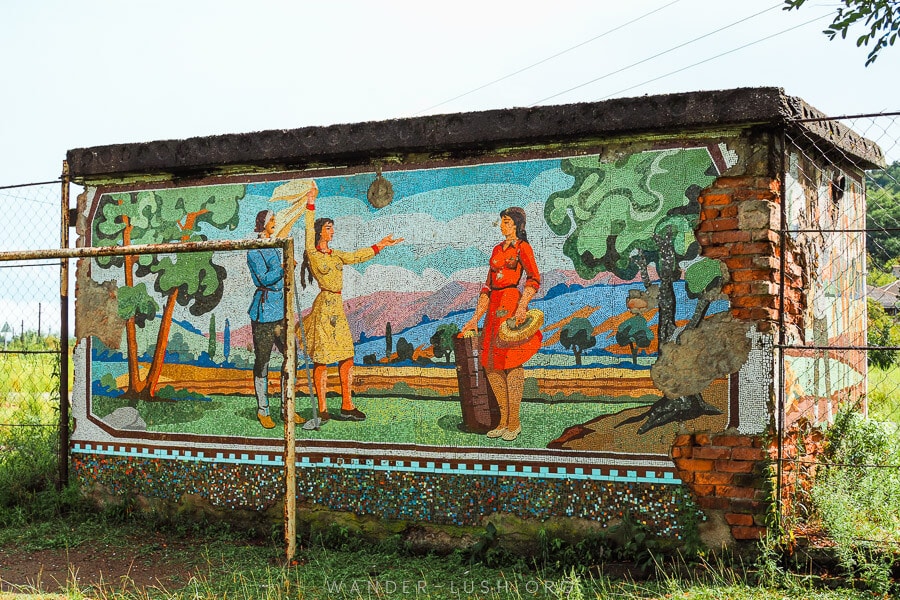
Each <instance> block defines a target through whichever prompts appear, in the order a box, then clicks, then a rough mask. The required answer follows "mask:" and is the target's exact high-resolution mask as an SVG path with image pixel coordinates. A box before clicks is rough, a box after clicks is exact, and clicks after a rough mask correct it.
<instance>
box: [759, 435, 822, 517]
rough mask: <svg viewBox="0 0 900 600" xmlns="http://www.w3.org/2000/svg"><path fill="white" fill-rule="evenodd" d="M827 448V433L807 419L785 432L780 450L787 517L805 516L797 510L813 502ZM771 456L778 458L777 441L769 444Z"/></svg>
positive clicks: (782, 497)
mask: <svg viewBox="0 0 900 600" xmlns="http://www.w3.org/2000/svg"><path fill="white" fill-rule="evenodd" d="M824 449H825V433H824V432H823V430H822V429H821V428H820V427H813V426H812V425H811V424H810V422H809V421H806V420H805V419H801V420H799V421H797V422H796V423H795V424H794V425H793V426H792V427H791V428H790V429H788V430H786V431H785V434H784V441H783V442H782V451H781V452H782V455H781V465H782V468H781V512H782V515H783V516H784V518H785V519H787V520H790V519H792V518H793V517H802V516H806V515H800V514H797V513H796V511H797V510H798V507H802V506H811V505H812V503H811V500H810V496H809V494H810V491H811V490H812V484H813V480H814V479H815V477H816V467H817V464H818V462H820V461H821V460H822V452H823V451H824ZM769 455H770V456H771V457H772V460H773V461H777V460H778V445H777V442H775V441H773V443H772V445H771V446H770V447H769Z"/></svg>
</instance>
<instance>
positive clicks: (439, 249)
mask: <svg viewBox="0 0 900 600" xmlns="http://www.w3.org/2000/svg"><path fill="white" fill-rule="evenodd" d="M736 161H737V157H736V155H735V153H734V152H733V151H730V150H728V149H727V148H726V147H725V145H724V144H710V145H708V146H698V147H679V148H667V149H660V150H652V151H644V152H635V153H632V154H626V155H623V156H621V157H620V158H619V159H617V160H616V161H614V162H610V161H605V160H601V158H600V157H599V156H597V155H586V156H571V157H562V158H538V159H529V160H510V161H507V162H484V163H480V164H466V165H448V166H441V167H434V168H427V169H424V168H423V169H409V170H394V171H390V172H384V173H382V172H381V171H380V170H379V171H378V172H377V173H372V172H366V173H345V174H340V175H330V174H327V175H321V176H320V175H318V174H316V175H313V176H311V177H297V176H292V177H289V178H288V177H283V178H275V177H274V176H259V177H257V178H255V179H248V178H243V179H240V180H239V179H237V178H232V179H230V180H221V179H220V180H217V182H216V183H215V184H212V185H197V186H192V187H155V188H154V187H152V186H150V185H144V186H143V187H135V188H134V189H122V188H115V189H113V188H110V189H102V188H100V189H94V190H92V194H91V196H90V198H89V200H88V201H87V203H86V205H85V206H84V209H83V210H84V212H85V215H86V217H87V222H88V223H89V226H88V228H87V231H86V236H85V237H86V239H87V241H88V243H90V244H92V245H95V246H104V245H124V244H139V243H160V242H171V241H195V240H223V239H246V238H256V237H263V238H265V237H286V236H291V237H293V238H294V240H295V247H296V249H297V263H298V264H297V265H296V266H295V269H296V271H295V274H296V281H297V295H296V301H297V312H298V314H299V315H301V319H300V320H298V322H297V323H294V324H291V326H289V327H286V326H285V325H286V324H285V323H284V305H283V303H284V294H283V276H284V272H283V265H282V262H283V261H282V256H281V252H280V251H279V250H274V249H265V250H251V251H242V252H218V253H215V254H213V253H194V254H180V255H177V256H175V255H153V256H151V255H144V256H134V257H109V258H103V259H96V260H93V261H91V262H89V263H88V262H85V264H84V265H82V267H81V271H80V275H79V292H78V295H79V302H80V304H81V305H82V306H81V308H80V309H79V310H85V306H89V307H90V311H91V318H90V325H89V327H88V329H87V330H82V331H87V335H86V339H85V340H83V341H82V342H81V343H80V345H79V350H78V351H79V357H80V359H79V361H80V362H79V368H78V377H79V381H80V384H79V385H80V386H81V388H80V390H79V394H83V397H82V399H83V403H84V406H83V411H84V415H83V419H85V420H86V421H88V423H82V425H81V426H80V427H79V429H78V430H76V432H75V435H74V436H73V439H74V440H75V441H76V450H77V448H82V449H85V448H90V447H91V444H90V443H91V442H92V441H115V440H117V439H123V440H129V441H130V442H129V443H131V442H133V441H141V442H143V443H152V442H153V441H160V440H164V441H169V442H172V441H175V442H177V443H176V446H177V445H178V444H181V445H182V446H185V447H190V446H191V445H194V446H196V445H200V446H203V445H206V446H207V447H209V446H218V447H230V448H238V447H241V446H248V445H249V446H253V445H254V444H256V446H257V447H266V448H271V447H272V445H274V444H275V443H276V442H277V441H278V440H280V438H281V436H282V430H281V423H282V421H283V419H285V418H286V419H293V420H295V422H296V423H297V424H298V425H299V427H298V428H297V438H298V440H299V444H301V445H303V446H304V447H306V448H312V449H325V448H327V449H330V450H331V451H334V450H335V449H343V450H342V451H343V452H347V450H346V449H347V448H364V449H365V448H368V449H369V450H368V451H369V452H370V454H371V455H372V456H378V455H382V456H383V455H384V453H385V452H388V451H392V450H391V449H397V448H400V449H402V450H403V452H404V453H405V455H407V456H415V455H416V453H426V454H427V453H428V452H431V451H434V452H435V453H443V454H445V455H448V453H452V452H457V451H458V452H462V453H464V454H465V453H468V454H466V456H467V457H469V458H471V457H472V456H475V457H476V458H477V457H478V456H482V455H483V456H487V457H495V456H503V455H504V453H505V454H506V455H507V457H513V458H515V459H516V460H518V463H517V464H518V465H519V466H517V467H516V468H515V469H514V470H515V472H517V473H523V472H524V471H523V470H522V467H521V463H522V461H526V460H533V461H535V463H534V464H537V465H540V464H544V465H547V464H554V462H553V461H555V460H559V459H557V458H554V457H566V456H571V457H573V459H574V458H578V457H581V458H582V459H584V458H585V457H593V458H591V460H594V461H595V463H596V464H598V465H600V464H603V465H605V466H604V467H603V469H601V471H589V473H593V476H595V477H597V478H604V477H605V478H610V477H611V478H612V479H615V478H616V475H611V473H613V472H615V473H618V472H620V471H621V472H622V473H623V476H624V473H625V470H624V469H622V470H616V469H610V468H608V467H609V465H610V464H612V463H603V461H600V463H597V462H596V458H597V457H598V456H607V457H611V460H612V459H615V460H624V459H628V460H633V461H636V462H634V465H640V466H642V468H644V469H646V468H649V469H651V471H648V472H650V473H655V474H656V475H654V476H651V477H650V479H648V481H653V480H654V478H655V477H662V472H663V471H666V470H668V471H669V473H668V475H671V462H670V461H668V459H667V456H668V451H669V448H670V446H671V441H672V439H673V437H674V435H675V432H676V431H677V429H678V428H679V427H680V426H682V425H683V424H685V423H688V424H690V426H691V427H693V428H695V429H697V430H705V431H721V430H723V429H725V428H726V427H728V426H729V425H734V424H735V423H736V422H737V415H738V413H739V408H738V406H737V404H738V399H737V395H736V392H735V391H734V388H735V387H736V379H737V373H738V372H739V370H740V369H741V368H742V366H744V361H745V359H746V358H747V353H744V355H743V356H741V355H740V353H738V359H737V362H736V363H735V364H733V365H732V364H727V365H723V364H720V363H716V362H715V361H709V360H707V358H705V357H704V354H703V348H704V347H705V346H707V344H706V343H705V342H704V341H703V340H704V339H705V338H704V337H703V335H700V334H701V333H703V332H704V331H705V332H707V337H709V335H708V332H709V331H714V330H715V328H716V327H726V326H727V323H726V322H725V321H726V320H727V312H728V303H727V301H726V300H725V299H724V296H722V295H721V293H720V290H721V284H722V280H723V268H722V265H721V264H720V263H719V262H718V261H716V260H712V259H708V258H705V257H702V256H701V255H700V248H699V245H698V244H697V242H696V240H695V238H694V230H695V228H696V226H697V224H698V219H699V204H698V196H699V194H700V191H701V190H702V189H703V188H705V187H707V186H708V185H710V184H711V183H712V182H713V181H714V180H715V178H716V177H717V176H718V175H719V174H720V173H722V172H723V171H724V170H725V169H727V168H728V167H730V166H732V165H733V164H734V163H735V162H736ZM81 314H82V321H84V320H88V319H87V318H86V317H85V316H84V313H81ZM695 332H700V333H695ZM285 335H294V336H296V339H297V348H298V361H297V364H298V371H297V374H296V376H297V386H298V387H297V414H296V415H284V414H282V410H281V396H280V391H281V390H280V386H281V378H280V369H281V364H282V359H283V357H282V354H281V352H282V350H283V347H284V339H285V338H284V336H285ZM691 335H695V337H691ZM740 335H741V336H744V332H741V333H740ZM697 336H699V337H697ZM713 337H717V336H713ZM718 337H722V336H718ZM746 337H750V336H749V334H747V336H746ZM85 342H86V343H85ZM747 343H748V347H749V343H750V342H749V341H748V342H747ZM691 345H693V347H694V348H693V353H692V351H691V350H690V348H691ZM686 349H687V351H686ZM680 355H690V356H692V357H693V358H692V360H693V361H694V362H693V363H691V362H690V361H688V362H687V363H685V362H684V359H683V358H680V357H679V356H680ZM763 358H764V357H763ZM763 362H764V360H763ZM676 363H677V368H678V369H685V368H687V369H689V370H692V371H693V372H694V375H695V377H694V379H693V381H692V384H691V385H689V386H685V385H679V384H678V382H677V381H672V379H673V377H672V373H673V372H675V371H673V369H676V366H673V365H676ZM713 363H715V364H713ZM710 365H712V366H710ZM732 374H733V375H734V376H733V377H732ZM733 380H735V381H733ZM698 381H699V383H698ZM310 384H311V385H310ZM764 391H765V390H764ZM761 402H763V404H764V399H763V400H762V401H761ZM757 412H759V411H757ZM758 418H759V420H760V422H764V421H765V415H763V414H760V415H758ZM310 425H314V426H312V427H311V426H310ZM741 425H742V426H743V428H744V429H747V424H746V423H742V424H741ZM749 429H750V430H754V429H755V430H758V429H759V428H755V427H754V426H751V427H749ZM100 434H102V435H100ZM110 448H111V449H112V448H116V453H118V454H122V453H125V454H127V450H125V449H124V447H122V448H121V451H119V450H120V449H119V447H118V446H110ZM322 451H323V452H324V450H322ZM312 460H313V461H314V462H315V461H316V460H319V459H318V458H315V457H313V459H312ZM529 468H530V467H529ZM484 469H488V467H487V466H485V467H484ZM636 476H646V473H645V472H644V471H641V475H636ZM666 482H667V483H672V482H673V480H672V479H671V478H670V477H669V478H668V479H667V481H666ZM676 482H677V480H676Z"/></svg>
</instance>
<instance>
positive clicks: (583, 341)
mask: <svg viewBox="0 0 900 600" xmlns="http://www.w3.org/2000/svg"><path fill="white" fill-rule="evenodd" d="M559 343H560V344H562V346H563V348H566V349H567V350H571V351H572V354H574V355H575V364H576V365H577V366H579V367H580V366H581V353H582V352H584V351H585V350H587V349H588V348H593V347H594V346H596V345H597V336H595V335H594V326H593V325H591V322H590V321H588V320H587V319H585V318H584V317H575V318H574V319H572V320H571V321H569V322H568V323H566V325H565V327H563V328H562V329H561V330H560V332H559Z"/></svg>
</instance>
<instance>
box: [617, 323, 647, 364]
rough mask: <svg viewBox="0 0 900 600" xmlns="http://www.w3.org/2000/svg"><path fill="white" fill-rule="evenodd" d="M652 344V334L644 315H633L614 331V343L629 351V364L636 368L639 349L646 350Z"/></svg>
mask: <svg viewBox="0 0 900 600" xmlns="http://www.w3.org/2000/svg"><path fill="white" fill-rule="evenodd" d="M652 342H653V332H652V331H651V330H650V327H649V326H648V325H647V319H645V318H644V315H640V314H638V315H634V316H633V317H631V318H630V319H628V320H627V321H625V322H624V323H622V324H621V325H619V329H618V330H616V343H617V344H620V345H622V346H628V347H629V348H630V349H631V362H632V363H633V364H634V365H635V366H637V355H638V349H639V348H647V347H649V346H650V344H651V343H652Z"/></svg>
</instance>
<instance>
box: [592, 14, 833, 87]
mask: <svg viewBox="0 0 900 600" xmlns="http://www.w3.org/2000/svg"><path fill="white" fill-rule="evenodd" d="M828 16H830V15H819V16H818V17H815V18H813V19H810V20H809V21H806V22H804V23H800V24H799V25H794V26H793V27H789V28H787V29H783V30H782V31H779V32H778V33H773V34H772V35H767V36H766V37H764V38H760V39H758V40H755V41H753V42H749V43H747V44H744V45H743V46H738V47H737V48H732V49H731V50H727V51H725V52H722V53H721V54H717V55H715V56H711V57H709V58H707V59H704V60H701V61H699V62H695V63H694V64H692V65H688V66H686V67H682V68H680V69H676V70H675V71H670V72H669V73H666V74H664V75H660V76H659V77H654V78H653V79H648V80H647V81H643V82H641V83H638V84H636V85H632V86H629V87H627V88H623V89H621V90H618V91H617V92H613V93H612V94H609V95H608V96H604V97H602V98H600V100H606V99H608V98H612V97H613V96H618V95H619V94H621V93H622V92H627V91H629V90H633V89H634V88H638V87H641V86H643V85H647V84H648V83H653V82H654V81H658V80H660V79H665V78H666V77H670V76H672V75H675V74H677V73H681V72H682V71H687V70H688V69H692V68H694V67H696V66H699V65H702V64H704V63H708V62H710V61H713V60H716V59H717V58H722V57H723V56H727V55H729V54H732V53H734V52H737V51H739V50H743V49H744V48H749V47H750V46H755V45H756V44H759V43H761V42H765V41H766V40H770V39H772V38H774V37H777V36H779V35H783V34H785V33H789V32H791V31H794V30H795V29H799V28H800V27H805V26H807V25H809V24H810V23H813V22H815V21H819V20H821V19H823V18H825V17H828Z"/></svg>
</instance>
